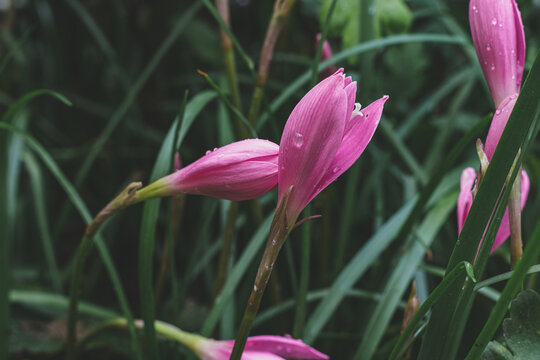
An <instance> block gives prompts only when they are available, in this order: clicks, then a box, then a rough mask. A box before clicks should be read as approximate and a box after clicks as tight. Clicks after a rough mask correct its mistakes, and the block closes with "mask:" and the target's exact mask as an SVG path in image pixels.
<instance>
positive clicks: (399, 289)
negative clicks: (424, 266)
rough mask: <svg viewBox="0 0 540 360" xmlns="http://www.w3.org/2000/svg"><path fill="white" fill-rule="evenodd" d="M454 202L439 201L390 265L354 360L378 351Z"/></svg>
mask: <svg viewBox="0 0 540 360" xmlns="http://www.w3.org/2000/svg"><path fill="white" fill-rule="evenodd" d="M456 200H457V193H453V194H450V195H449V196H446V197H444V198H443V199H441V200H440V201H439V203H438V204H437V205H436V206H435V207H434V208H433V210H431V211H430V212H429V213H428V215H427V216H426V217H425V219H424V221H423V222H422V225H420V227H419V228H418V231H417V232H415V233H416V234H418V235H416V236H415V235H413V243H412V244H410V245H409V246H407V250H406V251H405V252H404V253H403V254H402V255H401V257H400V260H399V262H398V263H397V264H396V265H395V266H393V271H392V274H391V275H390V278H389V279H388V280H387V281H386V285H385V287H384V291H383V293H382V297H381V301H379V303H378V304H377V306H376V307H375V310H374V311H373V314H372V315H371V317H370V318H369V322H368V324H367V326H366V329H365V331H364V337H363V338H362V342H361V344H360V346H359V348H358V350H357V351H356V355H355V357H354V358H355V359H366V360H367V359H371V357H372V356H373V354H374V353H375V351H376V350H377V348H378V345H379V343H380V341H381V339H382V337H383V335H384V331H385V330H386V328H387V327H388V325H389V323H390V320H391V319H392V316H393V315H394V312H395V311H396V308H397V305H398V304H399V301H400V300H401V298H402V297H403V294H404V293H405V291H406V290H407V288H408V287H409V284H410V282H411V279H412V278H413V276H414V273H415V272H416V269H417V268H418V265H419V264H420V262H421V261H422V259H423V258H424V255H425V253H426V249H427V248H429V247H430V246H431V243H432V242H433V240H434V239H435V236H436V235H437V233H438V232H439V229H440V227H441V226H442V225H443V224H444V223H445V222H446V219H447V218H448V215H449V214H450V211H451V210H453V209H454V208H455V204H456Z"/></svg>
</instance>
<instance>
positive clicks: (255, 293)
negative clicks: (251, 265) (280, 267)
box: [230, 187, 294, 360]
mask: <svg viewBox="0 0 540 360" xmlns="http://www.w3.org/2000/svg"><path fill="white" fill-rule="evenodd" d="M291 188H292V187H291ZM289 193H290V189H289V190H288V192H287V193H286V194H285V196H284V197H283V199H282V201H281V202H280V204H278V207H277V209H276V212H275V213H274V219H273V220H272V225H271V226H270V233H269V235H268V240H267V242H266V248H265V249H264V254H263V257H262V259H261V263H260V264H259V269H258V270H257V275H256V277H255V284H254V285H253V290H252V291H251V295H250V297H249V300H248V304H247V306H246V310H245V312H244V317H243V318H242V323H241V324H240V328H239V329H238V333H237V334H236V339H235V342H234V348H233V351H232V354H231V357H230V360H240V358H241V357H242V353H243V351H244V347H245V346H246V341H247V338H248V336H249V332H250V330H251V325H252V324H253V320H254V319H255V315H257V312H258V311H259V306H260V305H261V300H262V297H263V294H264V290H265V289H266V285H267V284H268V280H269V279H270V275H272V269H273V268H274V264H275V262H276V260H277V257H278V254H279V251H280V250H281V247H282V246H283V244H284V243H285V239H286V238H287V236H288V235H289V232H290V230H291V228H290V227H289V222H288V221H287V218H286V214H285V209H286V208H287V202H288V198H289ZM293 220H294V219H293ZM293 223H294V221H293Z"/></svg>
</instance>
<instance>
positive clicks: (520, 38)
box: [469, 0, 525, 107]
mask: <svg viewBox="0 0 540 360" xmlns="http://www.w3.org/2000/svg"><path fill="white" fill-rule="evenodd" d="M469 22H470V25H471V33H472V38H473V41H474V47H475V48H476V54H477V55H478V59H479V61H480V65H481V66H482V70H483V71H484V76H485V77H486V80H487V82H488V85H489V89H490V91H491V96H492V97H493V102H494V103H495V107H499V105H500V104H501V102H502V101H503V100H504V99H505V98H506V97H508V96H510V95H512V94H515V93H517V92H519V88H520V86H521V78H522V76H523V66H524V62H525V35H524V32H523V24H522V22H521V15H520V13H519V10H518V7H517V5H516V2H515V1H514V0H471V2H470V4H469Z"/></svg>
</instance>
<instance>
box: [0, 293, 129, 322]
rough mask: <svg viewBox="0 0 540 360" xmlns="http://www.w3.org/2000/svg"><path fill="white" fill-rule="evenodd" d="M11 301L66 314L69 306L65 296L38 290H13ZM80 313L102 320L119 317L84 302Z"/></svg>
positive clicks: (112, 312) (79, 305) (81, 302)
mask: <svg viewBox="0 0 540 360" xmlns="http://www.w3.org/2000/svg"><path fill="white" fill-rule="evenodd" d="M9 301H10V302H12V303H17V304H23V305H26V306H31V307H34V308H36V309H49V310H51V309H52V310H59V311H61V312H63V313H65V312H66V310H67V308H68V306H69V298H67V297H66V296H64V295H59V294H52V293H48V292H43V291H36V290H23V289H12V290H10V292H9ZM78 311H79V313H80V314H82V315H86V316H89V317H93V318H97V319H100V320H107V319H113V318H117V317H118V316H119V315H118V313H116V312H114V311H111V310H109V309H105V308H103V307H101V306H97V305H94V304H90V303H87V302H84V301H80V302H79V304H78Z"/></svg>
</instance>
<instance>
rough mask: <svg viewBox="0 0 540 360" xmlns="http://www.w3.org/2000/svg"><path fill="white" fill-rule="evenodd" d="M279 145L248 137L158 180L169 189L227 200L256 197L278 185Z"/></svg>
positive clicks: (171, 193)
mask: <svg viewBox="0 0 540 360" xmlns="http://www.w3.org/2000/svg"><path fill="white" fill-rule="evenodd" d="M278 152H279V147H278V145H276V144H274V143H272V142H270V141H267V140H259V139H248V140H243V141H238V142H235V143H232V144H229V145H226V146H223V147H221V148H219V149H215V150H214V151H209V152H208V153H207V154H206V155H205V156H203V157H202V158H200V159H199V160H197V161H195V162H194V163H192V164H190V165H189V166H186V167H185V168H183V169H181V170H179V171H177V172H175V173H173V174H171V175H169V176H167V177H165V178H162V179H160V180H158V182H161V183H162V184H165V185H164V188H165V190H166V191H167V192H168V193H167V194H165V195H173V194H175V193H188V194H200V195H206V196H212V197H217V198H222V199H228V200H235V201H240V200H247V199H253V198H256V197H258V196H260V195H262V194H264V193H266V192H268V191H270V190H271V189H272V188H274V187H275V186H276V185H277V172H278V167H277V162H278Z"/></svg>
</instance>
